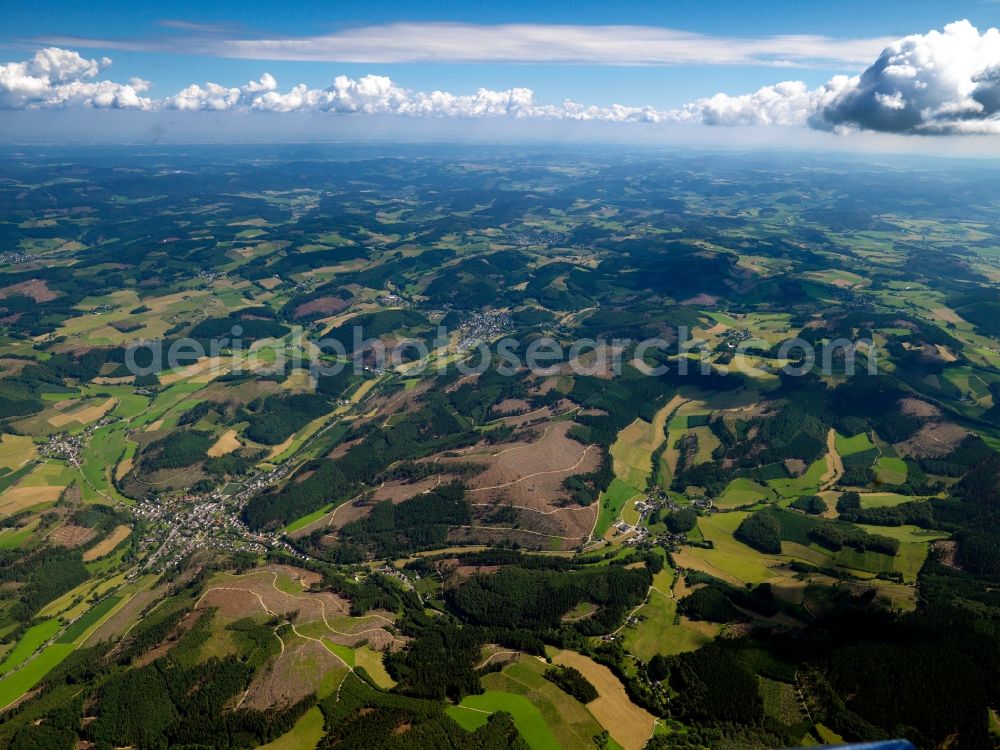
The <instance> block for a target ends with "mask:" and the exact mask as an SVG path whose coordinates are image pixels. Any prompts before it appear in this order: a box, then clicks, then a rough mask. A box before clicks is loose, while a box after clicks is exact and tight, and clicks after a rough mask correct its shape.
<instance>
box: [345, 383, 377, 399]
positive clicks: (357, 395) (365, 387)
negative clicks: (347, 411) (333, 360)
mask: <svg viewBox="0 0 1000 750" xmlns="http://www.w3.org/2000/svg"><path fill="white" fill-rule="evenodd" d="M377 382H378V380H377V379H372V380H366V381H365V382H364V383H362V384H361V385H360V386H358V389H357V390H356V391H355V392H354V393H352V394H351V403H352V404H356V403H358V402H359V401H361V399H363V398H364V397H365V396H367V395H368V391H370V390H371V389H372V388H374V387H375V384H376V383H377Z"/></svg>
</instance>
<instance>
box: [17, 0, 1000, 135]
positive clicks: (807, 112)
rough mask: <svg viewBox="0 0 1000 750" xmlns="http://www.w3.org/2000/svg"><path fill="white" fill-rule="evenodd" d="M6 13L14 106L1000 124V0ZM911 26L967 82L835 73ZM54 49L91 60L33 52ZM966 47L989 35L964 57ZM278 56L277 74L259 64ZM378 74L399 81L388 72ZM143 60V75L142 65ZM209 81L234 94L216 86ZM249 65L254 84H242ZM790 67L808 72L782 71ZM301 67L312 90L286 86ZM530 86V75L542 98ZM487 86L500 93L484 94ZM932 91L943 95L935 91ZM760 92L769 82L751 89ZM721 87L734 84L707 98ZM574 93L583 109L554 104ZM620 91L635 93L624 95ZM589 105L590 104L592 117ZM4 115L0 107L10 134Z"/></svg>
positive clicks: (938, 63)
mask: <svg viewBox="0 0 1000 750" xmlns="http://www.w3.org/2000/svg"><path fill="white" fill-rule="evenodd" d="M4 19H5V24H4V26H3V27H2V29H0V65H2V64H3V63H6V64H7V66H6V68H5V71H6V72H7V73H8V76H7V82H6V83H4V82H3V80H2V79H0V110H7V109H41V108H47V109H55V108H61V109H65V108H68V107H74V106H83V107H88V108H117V109H121V108H125V109H147V110H153V109H156V110H163V109H173V110H184V109H187V110H192V109H202V110H205V109H208V110H212V111H223V110H236V109H241V110H245V111H250V110H256V109H262V108H263V109H268V110H269V111H272V112H274V111H283V112H284V111H291V110H292V109H295V110H296V111H299V110H301V111H306V110H309V111H312V112H316V111H324V112H329V111H335V112H337V113H343V112H354V111H369V110H370V111H371V112H372V113H379V114H384V113H386V112H392V113H394V114H398V113H399V112H405V113H406V114H413V113H414V112H416V113H423V114H426V113H428V112H429V113H431V114H432V115H433V116H437V117H440V116H452V115H454V114H455V113H458V116H462V117H465V116H470V113H471V114H472V115H475V116H479V115H480V114H482V113H483V112H486V113H487V115H488V116H491V117H493V116H496V115H497V114H498V113H500V114H508V115H510V116H512V117H519V118H523V117H531V118H539V119H542V118H549V119H551V118H574V119H598V120H605V121H610V120H630V121H642V122H650V121H653V122H664V121H669V122H697V123H699V124H725V125H747V124H752V125H761V124H763V125H770V124H777V125H789V124H791V125H796V126H801V125H804V124H808V125H809V127H813V128H814V129H821V130H822V129H825V130H831V131H832V130H838V131H841V130H844V129H845V128H847V129H851V128H853V129H862V130H865V129H867V130H875V131H878V130H888V131H890V132H894V133H900V132H907V131H911V132H921V133H929V132H934V133H938V134H940V133H948V134H955V133H958V132H962V133H966V132H973V133H977V134H982V133H993V132H994V131H995V130H996V131H997V132H1000V113H995V112H993V110H992V109H991V107H992V105H990V104H989V102H992V101H993V99H994V98H995V96H996V95H997V92H994V91H993V89H992V88H989V87H987V88H983V87H984V86H986V84H983V83H982V80H984V78H986V79H990V80H991V81H992V78H997V80H998V84H997V86H998V87H1000V74H997V75H996V76H994V74H993V73H992V72H991V71H994V70H997V71H1000V52H998V51H997V50H998V49H1000V48H998V46H997V45H998V44H1000V37H998V38H997V39H994V38H993V37H992V36H990V34H989V33H988V32H987V30H988V29H991V27H995V26H998V25H1000V2H998V0H971V1H969V2H956V3H941V2H931V1H930V0H906V1H897V0H893V1H890V2H871V0H868V1H867V2H858V1H857V0H841V2H837V3H815V2H802V1H801V0H799V1H798V2H791V1H789V0H770V1H769V2H746V1H744V2H737V1H735V0H729V1H725V0H716V1H715V2H705V1H704V0H701V1H694V0H660V1H659V2H645V1H641V2H627V3H608V2H591V1H590V0H578V1H576V2H546V3H527V2H523V0H522V1H521V2H510V1H508V0H500V1H497V2H476V1H474V0H469V1H466V2H447V1H443V0H429V1H426V2H420V3H392V2H384V1H382V2H378V1H376V2H370V1H369V2H327V3H319V2H287V3H273V2H260V1H259V0H245V1H244V2H241V3H233V2H225V3H223V2H217V1H215V0H201V1H200V2H194V1H189V0H180V1H179V2H174V3H170V4H163V5H162V6H161V5H159V4H155V3H142V2H134V1H133V2H109V1H108V0H91V2H88V3H79V2H65V1H62V0H57V1H55V2H47V3H45V5H44V7H42V6H39V5H32V4H25V3H22V4H16V5H13V6H12V7H10V8H7V9H6V10H5V13H4ZM961 19H967V20H968V22H969V24H968V28H969V29H971V31H969V30H968V29H966V28H965V27H963V29H958V30H955V31H954V33H947V32H946V34H945V36H946V37H947V38H945V39H944V41H942V39H941V38H939V37H938V36H935V34H937V32H939V31H941V30H943V29H946V27H947V25H948V24H952V23H953V22H955V21H958V20H961ZM973 32H974V34H973ZM909 35H928V36H927V37H926V39H925V38H924V37H923V36H921V37H920V39H918V40H917V41H916V42H915V43H914V44H913V45H911V47H913V49H912V50H910V53H912V55H913V60H914V61H915V62H914V64H915V65H917V67H918V68H919V66H920V65H921V64H922V62H921V61H926V60H927V59H932V60H935V63H934V64H933V65H930V66H928V68H927V69H926V70H924V69H920V72H921V73H926V74H927V75H928V76H929V77H931V78H933V76H934V75H935V74H934V73H933V70H934V69H935V68H936V69H937V70H940V69H942V67H952V66H954V67H955V68H957V69H961V70H962V71H966V70H968V71H969V72H968V74H967V75H966V73H965V72H963V76H965V78H966V84H967V85H963V84H960V85H958V86H957V88H954V89H953V90H952V89H947V85H946V84H947V82H946V81H945V82H941V86H938V82H936V81H934V80H931V81H930V85H929V86H927V85H924V84H926V83H927V82H926V81H924V82H923V83H922V84H921V86H920V87H919V89H920V90H912V91H911V90H910V89H908V88H907V87H906V81H905V80H904V79H905V76H903V77H899V76H897V78H896V79H891V80H890V79H880V80H877V81H869V82H868V84H865V82H864V76H862V78H861V79H860V82H858V81H855V82H854V83H852V84H851V85H850V86H847V87H845V86H844V85H843V83H842V81H840V79H839V78H837V76H848V77H849V76H857V75H858V74H861V73H862V72H863V71H865V69H866V68H868V67H869V66H871V65H873V64H875V63H877V62H878V60H879V53H880V52H881V50H882V49H883V48H884V47H885V46H886V45H888V44H891V43H893V42H894V41H895V40H898V39H900V38H902V37H907V36H909ZM949 39H950V40H951V42H949V41H948V40H949ZM43 47H57V48H59V49H60V50H65V51H67V54H70V53H72V54H76V53H79V55H80V56H81V57H79V58H74V59H72V60H71V59H69V58H63V59H60V60H55V58H53V59H51V60H48V61H45V60H42V61H39V60H37V59H36V60H35V61H34V62H32V60H33V58H32V55H34V54H35V53H36V51H37V50H39V49H41V48H43ZM966 48H975V50H976V51H975V53H974V54H973V53H969V54H970V55H972V57H970V59H965V57H966V52H965V51H964V50H965V49H966ZM910 53H908V54H910ZM60 54H62V53H60ZM104 58H109V59H110V61H111V64H110V65H108V64H107V63H106V61H104ZM87 61H91V62H93V63H94V65H92V66H90V67H88V66H87V64H86V62H87ZM12 66H13V67H12ZM66 71H69V72H66ZM0 72H2V71H0ZM264 73H267V74H270V76H273V79H274V80H272V79H270V78H267V79H262V78H261V76H262V74H264ZM340 75H342V76H346V77H347V78H348V79H349V81H348V83H345V84H344V85H343V86H341V87H340V88H338V91H337V92H336V94H335V95H327V94H323V93H322V92H323V91H324V90H329V87H330V86H331V81H332V80H333V79H334V77H335V76H340ZM907 75H909V74H907ZM366 76H380V77H386V78H388V79H391V86H390V85H389V84H385V83H384V79H365V77H366ZM74 77H75V78H74ZM133 77H134V78H137V79H143V80H142V81H137V82H132V79H133ZM910 77H911V78H912V77H913V76H912V75H910ZM918 77H919V75H918ZM71 79H72V80H71ZM366 80H367V81H368V82H367V83H364V82H365V81H366ZM11 81H13V83H11ZM40 81H41V82H40ZM207 81H211V82H213V83H215V84H220V85H221V87H223V89H231V90H232V92H233V93H232V94H231V95H229V96H227V95H226V93H225V91H223V90H222V89H212V90H211V91H210V90H209V89H208V88H207V87H205V83H206V82H207ZM250 81H260V83H259V84H251V85H250V86H249V87H247V83H248V82H250ZM380 81H382V82H380ZM787 81H790V82H794V83H795V86H793V87H791V88H789V87H787V86H786V87H784V88H781V89H779V90H778V91H776V92H775V91H772V90H771V89H770V88H769V87H773V86H774V85H775V84H779V83H781V82H787ZM970 82H971V83H970ZM192 84H197V85H198V86H199V89H198V90H192V91H191V92H189V95H188V96H187V97H185V98H183V100H182V99H181V98H180V97H176V96H175V95H176V94H178V92H180V91H182V90H183V89H185V87H188V86H190V85H192ZM297 84H304V88H303V90H302V91H303V92H311V93H307V94H305V95H295V96H290V94H291V93H293V92H292V91H291V90H292V87H293V86H295V85H297ZM4 86H6V87H7V88H6V90H5V89H4ZM866 86H867V87H866ZM989 86H993V84H992V83H990V84H989ZM129 87H131V88H129ZM238 87H243V88H238ZM345 87H346V88H345ZM373 87H374V88H373ZM977 87H978V88H977ZM522 88H524V89H530V90H531V91H532V92H533V93H532V95H531V98H530V100H526V99H525V97H524V95H523V94H522V93H521V92H520V89H522ZM42 89H44V93H39V91H40V90H42ZM374 89H377V91H375V90H374ZM479 89H486V90H487V94H486V95H485V96H479V97H478V98H476V97H474V96H473V95H474V94H475V92H477V91H478V90H479ZM946 89H947V90H946ZM971 89H975V91H972V93H970V90H971ZM926 90H929V91H931V92H934V96H936V97H937V98H930V99H929V98H928V95H927V94H926V93H925V91H926ZM436 91H444V92H448V94H450V95H455V96H457V97H462V96H466V97H472V98H471V99H470V100H461V101H458V100H456V101H449V102H447V103H445V104H442V103H441V102H440V101H438V100H434V99H433V98H431V97H429V96H423V95H424V94H430V93H431V92H436ZM269 92H270V93H269ZM413 92H416V95H413ZM754 92H763V93H759V95H757V98H754V99H752V100H750V101H746V100H741V99H739V97H745V96H750V95H753V94H754ZM716 94H723V95H725V98H724V99H720V100H716V101H714V102H708V98H709V97H712V96H713V95H716ZM279 95H280V96H279ZM303 96H304V98H303ZM970 97H971V98H970ZM567 99H570V100H573V101H574V102H577V103H579V106H577V105H574V107H575V109H572V110H571V111H567V110H565V108H563V109H558V107H559V106H560V105H561V103H562V102H564V101H565V100H567ZM334 100H335V101H334ZM317 102H318V103H317ZM706 102H708V103H706ZM984 102H985V103H986V104H984ZM612 105H623V107H624V108H625V110H624V111H623V110H614V111H611V110H609V109H608V108H610V107H612ZM546 107H549V108H548V109H546ZM552 107H555V108H557V109H552ZM582 107H590V108H592V110H593V111H589V113H587V112H584V113H583V114H581V108H582ZM879 108H881V109H879ZM977 108H978V110H977ZM974 110H976V111H974ZM945 111H947V112H949V113H951V114H949V115H948V118H947V121H946V119H945V118H944V116H943V115H940V114H935V113H939V112H945ZM956 111H958V112H960V114H959V115H955V114H954V113H955V112H956ZM623 112H624V113H623ZM914 113H920V114H914ZM928 113H929V114H928ZM995 114H996V115H998V116H997V117H996V118H994V115H995ZM3 117H4V115H3V113H2V111H0V135H2V129H3V125H4V123H3ZM914 118H916V119H914ZM935 118H936V119H935ZM973 120H974V121H975V123H974V124H973V125H970V124H969V123H970V121H973ZM994 120H995V121H994ZM943 123H944V124H943Z"/></svg>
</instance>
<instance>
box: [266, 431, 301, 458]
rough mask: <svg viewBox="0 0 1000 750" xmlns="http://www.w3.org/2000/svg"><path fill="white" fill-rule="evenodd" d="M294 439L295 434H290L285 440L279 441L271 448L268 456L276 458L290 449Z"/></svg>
mask: <svg viewBox="0 0 1000 750" xmlns="http://www.w3.org/2000/svg"><path fill="white" fill-rule="evenodd" d="M293 440H295V435H289V436H288V437H287V438H286V439H285V442H283V443H278V444H277V445H276V446H274V447H273V448H271V453H270V455H269V456H268V458H275V457H276V456H280V455H281V454H282V453H284V452H285V451H286V450H288V447H289V446H290V445H291V444H292V441H293Z"/></svg>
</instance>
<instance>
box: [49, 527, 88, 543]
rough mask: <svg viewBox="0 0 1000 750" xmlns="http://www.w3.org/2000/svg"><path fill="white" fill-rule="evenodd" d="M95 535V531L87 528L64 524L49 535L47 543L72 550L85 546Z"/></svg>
mask: <svg viewBox="0 0 1000 750" xmlns="http://www.w3.org/2000/svg"><path fill="white" fill-rule="evenodd" d="M96 534H97V532H96V531H94V530H93V529H90V528H87V527H86V526H77V525H75V524H71V523H66V524H63V525H62V526H60V527H59V528H58V529H56V530H55V531H53V532H52V533H51V534H49V541H50V542H52V543H53V544H58V545H61V546H63V547H69V548H70V549H72V548H74V547H79V546H81V545H83V544H86V543H87V542H89V541H90V540H91V539H93V538H94V536H96Z"/></svg>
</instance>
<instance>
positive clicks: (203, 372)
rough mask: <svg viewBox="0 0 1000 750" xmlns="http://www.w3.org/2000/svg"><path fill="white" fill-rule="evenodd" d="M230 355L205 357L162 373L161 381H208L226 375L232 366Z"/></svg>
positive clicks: (165, 383)
mask: <svg viewBox="0 0 1000 750" xmlns="http://www.w3.org/2000/svg"><path fill="white" fill-rule="evenodd" d="M232 365H233V360H232V359H231V358H230V357H221V356H220V357H203V358H202V359H199V360H198V361H197V362H195V363H194V364H192V365H188V366H187V367H182V368H180V369H177V370H174V371H173V372H170V373H169V374H166V375H160V376H159V378H160V383H162V384H163V385H172V384H174V383H176V382H178V381H180V380H188V379H190V380H191V382H192V383H208V382H209V381H211V380H214V379H215V378H217V377H220V376H222V375H225V374H226V373H227V372H229V370H230V369H231V368H232Z"/></svg>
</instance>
